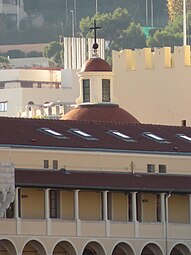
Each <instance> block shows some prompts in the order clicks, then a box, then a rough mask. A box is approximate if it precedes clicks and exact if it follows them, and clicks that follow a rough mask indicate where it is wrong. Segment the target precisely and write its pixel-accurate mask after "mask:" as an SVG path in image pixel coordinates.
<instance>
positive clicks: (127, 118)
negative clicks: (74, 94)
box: [61, 104, 140, 124]
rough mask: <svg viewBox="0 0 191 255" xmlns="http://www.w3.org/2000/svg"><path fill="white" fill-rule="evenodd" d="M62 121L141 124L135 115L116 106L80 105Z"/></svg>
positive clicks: (64, 116) (63, 117)
mask: <svg viewBox="0 0 191 255" xmlns="http://www.w3.org/2000/svg"><path fill="white" fill-rule="evenodd" d="M61 119H62V120H89V121H112V122H127V123H134V124H136V123H137V124H138V123H140V122H139V121H138V120H137V119H136V118H135V117H134V116H133V115H131V114H130V113H129V112H127V111H125V110H124V109H122V108H120V107H119V106H118V105H115V104H111V105H109V104H95V105H94V104H93V105H90V104H89V105H79V106H78V107H76V108H75V109H72V110H71V111H69V112H68V113H66V114H65V115H63V116H62V118H61Z"/></svg>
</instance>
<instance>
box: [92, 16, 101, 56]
mask: <svg viewBox="0 0 191 255" xmlns="http://www.w3.org/2000/svg"><path fill="white" fill-rule="evenodd" d="M90 29H93V30H94V43H93V46H92V48H93V55H94V56H97V49H98V48H99V45H98V43H97V41H96V39H97V29H101V27H99V26H96V20H94V26H93V27H90Z"/></svg>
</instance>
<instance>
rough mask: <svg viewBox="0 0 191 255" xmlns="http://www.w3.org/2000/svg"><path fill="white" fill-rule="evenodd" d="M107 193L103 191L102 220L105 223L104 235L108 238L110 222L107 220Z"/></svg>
mask: <svg viewBox="0 0 191 255" xmlns="http://www.w3.org/2000/svg"><path fill="white" fill-rule="evenodd" d="M107 197H108V191H107V190H105V191H103V220H104V221H105V235H106V236H107V237H109V236H110V221H109V219H108V199H107Z"/></svg>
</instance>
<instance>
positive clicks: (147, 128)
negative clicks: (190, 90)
mask: <svg viewBox="0 0 191 255" xmlns="http://www.w3.org/2000/svg"><path fill="white" fill-rule="evenodd" d="M43 127H44V128H50V129H52V130H54V131H56V132H59V133H61V134H63V135H64V136H66V137H67V139H58V138H55V137H54V136H52V135H48V134H45V133H43V132H40V131H39V129H40V128H43ZM73 128H77V129H80V130H82V131H84V132H86V133H88V134H91V135H92V136H93V137H94V138H96V139H97V140H86V139H83V138H81V137H80V136H77V135H75V134H72V133H71V132H69V130H70V129H73ZM109 130H118V131H119V132H121V133H123V134H125V135H128V136H130V137H132V138H133V139H134V140H135V142H127V141H125V140H123V139H120V138H117V137H115V136H113V135H110V134H109V133H108V131H109ZM143 132H152V133H154V134H156V135H157V136H160V137H162V138H164V139H165V140H167V141H168V142H169V143H160V142H156V141H154V140H152V139H149V138H146V137H144V136H143V135H142V133H143ZM0 133H1V136H0V146H12V147H13V146H30V147H35V148H38V147H42V146H43V147H45V148H46V149H50V148H51V147H57V148H60V149H63V148H65V149H75V150H88V151H90V150H106V151H111V150H112V151H124V152H130V151H139V152H150V153H176V154H177V153H189V154H190V153H191V143H189V142H186V141H184V140H183V139H180V138H178V137H177V136H176V135H177V134H178V133H183V134H185V135H187V136H189V137H191V128H190V127H173V126H159V125H145V124H129V123H126V122H109V121H108V122H106V121H97V122H96V121H68V120H46V119H22V118H6V117H0Z"/></svg>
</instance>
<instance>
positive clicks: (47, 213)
mask: <svg viewBox="0 0 191 255" xmlns="http://www.w3.org/2000/svg"><path fill="white" fill-rule="evenodd" d="M49 191H50V189H45V219H46V233H47V235H50V234H51V219H50V198H49Z"/></svg>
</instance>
